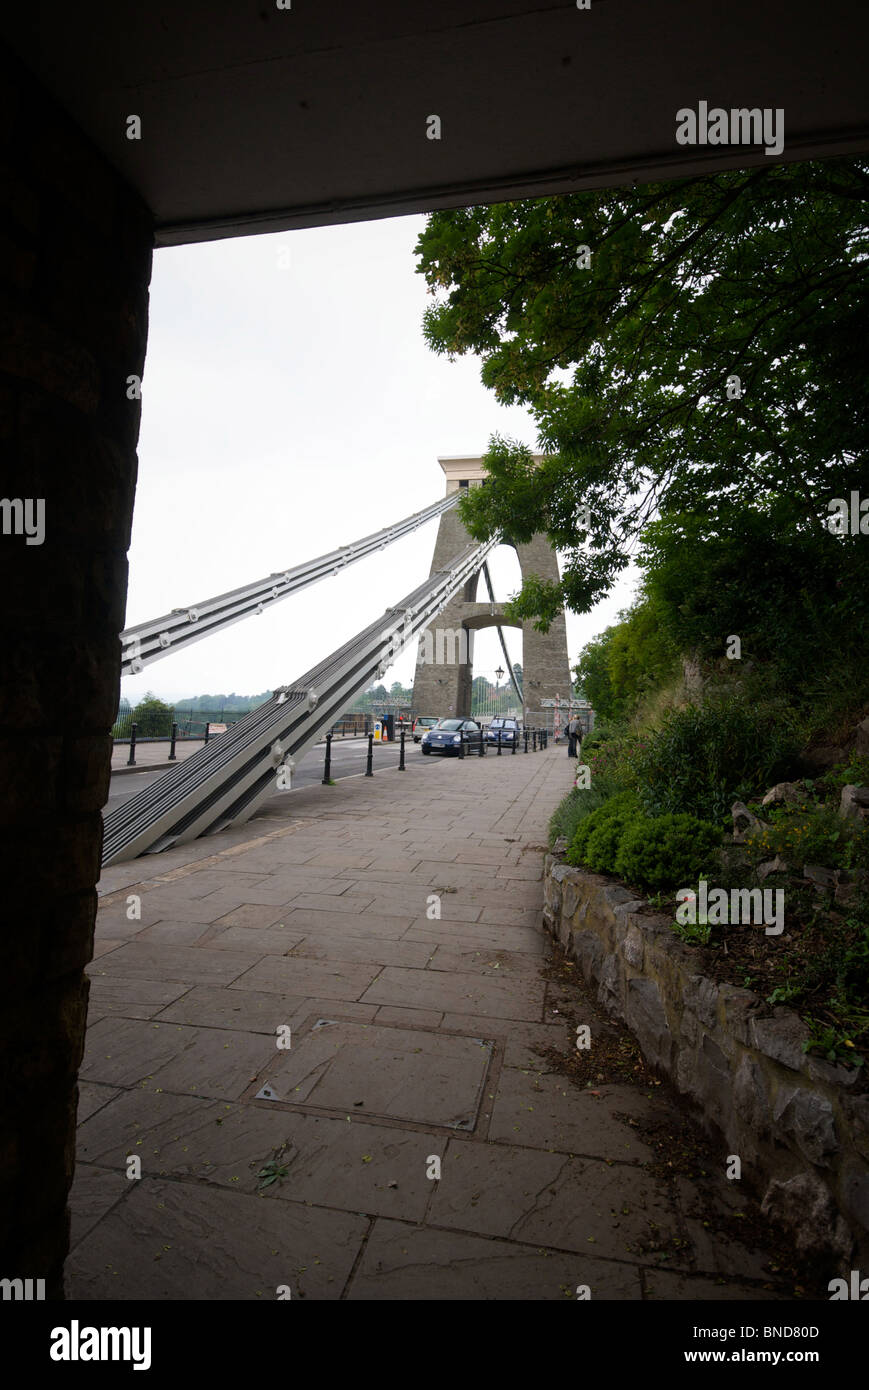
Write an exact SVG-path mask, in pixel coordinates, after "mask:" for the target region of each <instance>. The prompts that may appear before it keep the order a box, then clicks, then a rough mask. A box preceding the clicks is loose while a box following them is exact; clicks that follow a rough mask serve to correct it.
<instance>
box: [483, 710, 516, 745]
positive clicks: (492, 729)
mask: <svg viewBox="0 0 869 1390" xmlns="http://www.w3.org/2000/svg"><path fill="white" fill-rule="evenodd" d="M499 734H500V735H501V747H502V748H512V747H513V744H514V743H516V742H518V739H519V734H520V730H519V720H518V719H510V718H509V717H502V716H501V715H498V716H497V717H496V718H495V719H493V720H492V721H491V723H490V724H489V727H488V729H487V730H486V739H487V741H488V742H489V743H497V742H498V735H499Z"/></svg>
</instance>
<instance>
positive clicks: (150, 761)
mask: <svg viewBox="0 0 869 1390" xmlns="http://www.w3.org/2000/svg"><path fill="white" fill-rule="evenodd" d="M204 743H205V740H204V739H201V738H179V739H178V740H177V742H176V744H175V762H178V763H181V762H183V761H184V759H185V758H189V757H190V754H191V753H196V752H198V750H199V749H200V748H202V747H203V746H204ZM169 748H170V743H169V740H168V739H159V740H156V741H155V742H154V743H137V744H136V761H135V763H134V764H133V766H132V767H130V766H129V765H128V764H129V757H130V745H129V743H116V744H115V746H114V747H113V749H112V772H113V773H118V772H124V773H127V772H128V773H130V774H131V775H132V774H133V773H134V772H136V771H138V769H139V768H146V767H151V768H153V767H164V766H165V767H166V768H170V767H173V766H174V764H173V763H170V762H169Z"/></svg>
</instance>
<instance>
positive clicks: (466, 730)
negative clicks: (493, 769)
mask: <svg viewBox="0 0 869 1390" xmlns="http://www.w3.org/2000/svg"><path fill="white" fill-rule="evenodd" d="M482 742H483V730H482V729H481V728H480V726H479V724H478V723H477V722H476V721H475V720H473V719H442V720H441V721H440V723H439V724H438V725H437V727H436V728H434V729H429V731H428V733H425V734H423V736H422V751H423V753H455V754H456V755H457V756H458V752H459V748H460V747H461V745H462V744H464V745H465V752H466V753H479V751H480V746H481V744H482Z"/></svg>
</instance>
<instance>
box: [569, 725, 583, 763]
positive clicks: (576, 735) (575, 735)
mask: <svg viewBox="0 0 869 1390" xmlns="http://www.w3.org/2000/svg"><path fill="white" fill-rule="evenodd" d="M581 743H582V725H581V724H580V722H579V720H578V719H577V718H576V716H575V715H574V716H573V718H572V719H571V721H570V723H569V724H568V726H567V756H568V758H575V757H577V756H578V753H579V748H580V745H581Z"/></svg>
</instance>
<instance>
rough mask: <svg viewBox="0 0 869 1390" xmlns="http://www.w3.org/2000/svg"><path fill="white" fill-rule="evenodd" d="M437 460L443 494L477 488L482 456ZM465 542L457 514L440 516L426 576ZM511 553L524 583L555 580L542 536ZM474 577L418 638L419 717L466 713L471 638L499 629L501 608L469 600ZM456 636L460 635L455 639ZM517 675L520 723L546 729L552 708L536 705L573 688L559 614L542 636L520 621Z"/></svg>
mask: <svg viewBox="0 0 869 1390" xmlns="http://www.w3.org/2000/svg"><path fill="white" fill-rule="evenodd" d="M438 463H439V464H440V466H441V468H442V469H443V470H444V473H445V475H446V480H447V494H449V493H452V492H458V491H460V490H461V489H462V488H464V487H474V486H479V485H480V484H481V483H482V482H483V480H484V479H485V477H486V471H485V469H484V467H483V463H482V459H480V458H440V459H438ZM470 543H471V537H470V536H469V535H468V533H467V531H466V530H465V528H464V525H463V524H462V520H461V517H460V516H459V513H458V510H457V509H456V508H452V509H451V510H450V511H448V512H445V513H444V515H443V516H442V517H441V519H440V525H439V527H438V534H437V540H436V541H435V548H434V556H433V557H432V564H431V573H432V574H434V573H435V571H436V570H439V569H443V568H444V566H445V565H446V564H448V563H449V561H451V560H453V559H454V558H455V556H456V555H458V554H459V552H460V551H462V550H464V549H465V547H466V546H467V545H469V544H470ZM514 549H515V551H516V554H517V555H518V557H519V565H520V568H521V571H522V578H523V579H525V578H527V577H528V575H531V574H536V575H538V576H539V578H540V579H545V580H552V581H554V582H555V583H557V582H558V578H559V575H558V561H557V559H556V555H555V551H554V550H553V549H552V547H551V545H550V544H549V541H548V540H547V539H546V537H545V536H535V537H534V539H533V540H532V541H531V543H530V544H529V545H517V546H515V547H514ZM478 574H479V572H478ZM478 574H477V575H475V576H474V578H473V579H471V580H470V581H469V582H468V583H467V584H466V585H465V586H464V588H463V589H460V590H459V592H458V593H457V594H455V595H454V596H453V598H452V599H450V602H449V603H448V604H447V606H446V608H445V609H444V610H443V612H442V613H440V614H439V615H438V617H437V618H436V619H435V621H434V622H433V623H432V624H430V626H429V628H428V629H426V633H424V634H423V635H422V636H421V637H420V641H419V646H418V648H417V659H416V673H415V677H414V683H413V707H414V709H415V710H416V712H417V713H418V714H437V715H440V716H442V717H444V718H446V717H448V716H450V715H457V716H461V715H469V714H470V712H471V682H472V679H473V664H474V633H475V632H476V631H478V630H479V629H480V628H483V627H496V626H504V625H505V620H504V614H503V607H502V605H501V604H500V603H497V602H496V603H477V602H475V593H476V588H477V583H478ZM439 629H440V639H439V640H438V630H439ZM457 634H465V636H464V637H462V638H461V640H459V638H458V637H457V636H456V635H457ZM464 658H466V659H464ZM522 671H523V681H522V691H523V695H524V718H525V720H526V722H527V723H528V724H530V725H532V726H534V725H536V726H538V727H539V726H541V725H543V724H545V723H547V722H548V723H550V724H551V721H552V709H551V707H550V708H544V707H543V706H542V704H541V701H542V700H544V699H550V700H551V699H554V697H555V696H556V695H558V696H560V698H561V699H562V700H563V701H567V700H568V699H569V698H570V693H571V689H572V680H571V672H570V663H569V661H568V656H567V630H566V627H565V622H564V614H563V613H559V614H558V616H557V617H556V618H555V620H554V621H553V623H552V626H551V627H550V629H549V631H548V632H547V633H543V632H537V631H535V629H534V625H533V623H531V622H524V623H522Z"/></svg>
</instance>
